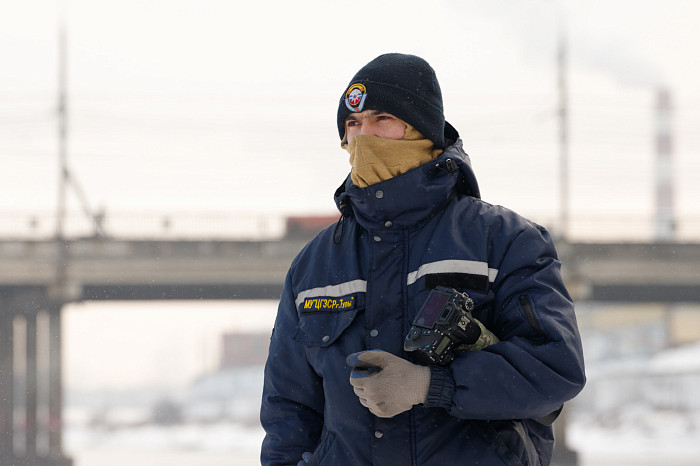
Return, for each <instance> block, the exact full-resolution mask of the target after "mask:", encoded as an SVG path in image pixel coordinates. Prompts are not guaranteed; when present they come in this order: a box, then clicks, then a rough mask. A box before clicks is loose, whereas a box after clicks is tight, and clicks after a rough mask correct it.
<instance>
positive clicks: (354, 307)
mask: <svg viewBox="0 0 700 466" xmlns="http://www.w3.org/2000/svg"><path fill="white" fill-rule="evenodd" d="M338 132H339V136H340V139H341V145H342V147H343V148H345V149H346V150H347V151H348V152H349V153H350V164H351V171H350V175H349V176H348V178H347V179H346V181H345V182H344V183H343V185H341V187H340V188H339V189H338V190H337V192H336V193H335V200H336V203H337V205H338V208H339V210H340V212H341V218H340V220H339V222H338V224H337V225H335V226H332V227H329V228H327V229H326V230H324V231H322V232H321V233H320V234H319V235H318V236H317V237H316V238H314V239H313V240H312V241H311V242H310V243H309V244H308V245H307V246H306V247H305V248H304V249H303V250H302V251H301V252H300V254H299V255H298V256H297V257H296V259H295V260H294V262H293V263H292V265H291V268H290V270H289V273H288V275H287V279H286V282H285V286H284V291H283V293H282V297H281V301H280V304H279V311H278V316H277V320H276V322H275V328H274V330H273V334H272V338H271V342H270V352H269V356H268V361H267V364H266V367H265V385H264V393H263V400H262V408H261V422H262V425H263V427H264V429H265V431H266V436H265V439H264V441H263V445H262V454H261V461H262V464H263V465H294V464H297V463H299V464H308V465H381V466H387V465H400V466H406V465H435V466H444V465H455V464H479V465H495V464H498V465H500V464H509V465H520V464H525V465H540V464H541V465H546V464H549V461H550V458H551V453H552V445H553V438H552V428H551V426H550V424H551V417H552V416H550V417H549V419H547V420H544V419H543V417H545V416H547V415H549V414H550V413H556V412H557V411H558V410H559V409H560V408H561V406H562V404H563V403H564V402H565V401H567V400H570V399H571V398H573V397H574V396H575V395H576V394H577V393H578V392H579V391H580V390H581V389H582V388H583V385H584V382H585V375H584V368H583V354H582V348H581V342H580V337H579V333H578V329H577V325H576V318H575V315H574V310H573V304H572V302H571V298H570V297H569V294H568V293H567V291H566V289H565V287H564V285H563V283H562V278H561V275H560V263H559V261H558V259H557V256H556V251H555V249H554V246H553V244H552V240H551V238H550V236H549V234H548V233H547V231H546V230H545V229H544V228H542V227H540V226H538V225H536V224H534V223H532V222H530V221H528V220H526V219H524V218H522V217H520V216H518V215H517V214H515V213H513V212H511V211H509V210H507V209H505V208H503V207H500V206H494V205H490V204H488V203H486V202H484V201H482V200H480V195H479V188H478V186H477V182H476V178H475V176H474V173H473V172H472V169H471V165H470V161H469V157H468V156H467V155H466V153H465V152H464V151H463V149H462V142H461V141H460V139H459V135H458V133H457V131H456V130H455V129H454V128H453V127H452V126H451V125H450V124H449V123H447V122H446V121H445V118H444V116H443V106H442V95H441V91H440V87H439V84H438V81H437V78H436V76H435V73H434V71H433V69H432V68H431V67H430V65H429V64H428V63H427V62H425V61H424V60H423V59H421V58H419V57H416V56H413V55H403V54H385V55H382V56H379V57H377V58H376V59H374V60H372V61H371V62H369V63H368V64H367V65H365V66H364V67H363V68H362V69H361V70H360V71H359V72H358V73H357V74H356V75H355V76H354V77H353V79H352V80H351V81H350V83H349V85H348V87H346V88H345V90H344V92H343V94H342V96H341V98H340V102H339V105H338ZM437 287H443V288H441V289H448V290H452V291H454V292H456V293H457V294H456V296H468V298H469V300H471V301H472V302H473V310H472V312H471V315H470V317H469V320H470V321H471V322H473V323H475V324H478V326H479V328H480V329H481V337H480V338H482V337H483V338H485V340H484V341H483V344H482V345H479V346H478V347H475V346H472V347H466V346H465V347H460V349H458V350H457V351H454V353H453V359H452V360H448V361H447V364H431V363H426V362H425V359H424V358H421V357H419V356H420V355H419V354H418V353H419V352H418V351H406V350H404V342H405V339H406V336H407V334H408V332H409V330H410V329H411V325H412V323H413V322H414V319H415V318H416V315H417V314H418V313H419V311H420V310H421V308H422V306H423V303H424V302H425V301H426V298H427V297H428V296H429V295H430V293H431V290H434V289H436V288H437ZM465 322H466V321H465Z"/></svg>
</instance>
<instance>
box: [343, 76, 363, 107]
mask: <svg viewBox="0 0 700 466" xmlns="http://www.w3.org/2000/svg"><path fill="white" fill-rule="evenodd" d="M366 98H367V88H366V87H365V85H364V84H360V83H355V84H351V85H350V87H348V90H347V91H346V92H345V106H346V107H347V108H348V109H349V110H350V111H351V112H355V113H359V112H361V111H362V107H364V106H365V99H366Z"/></svg>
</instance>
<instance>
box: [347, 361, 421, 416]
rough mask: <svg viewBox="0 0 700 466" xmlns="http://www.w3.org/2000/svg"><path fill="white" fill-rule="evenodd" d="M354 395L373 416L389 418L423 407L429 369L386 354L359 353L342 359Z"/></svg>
mask: <svg viewBox="0 0 700 466" xmlns="http://www.w3.org/2000/svg"><path fill="white" fill-rule="evenodd" d="M346 362H347V363H348V365H349V366H351V367H352V368H353V370H352V373H351V374H350V384H352V386H353V388H354V391H355V395H357V396H358V398H359V399H360V403H362V406H365V407H367V408H369V410H370V411H371V412H372V414H374V415H375V416H379V417H393V416H396V415H397V414H399V413H403V412H404V411H408V410H409V409H411V408H412V407H413V405H416V404H420V403H425V400H426V398H427V397H428V388H429V386H430V368H429V367H427V366H420V365H417V364H413V363H411V362H409V361H406V360H405V359H402V358H400V357H398V356H394V355H393V354H391V353H387V352H386V351H361V352H359V353H353V354H351V355H349V356H348V357H347V358H346Z"/></svg>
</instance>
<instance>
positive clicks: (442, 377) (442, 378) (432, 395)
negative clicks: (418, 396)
mask: <svg viewBox="0 0 700 466" xmlns="http://www.w3.org/2000/svg"><path fill="white" fill-rule="evenodd" d="M454 393H455V379H454V377H452V373H451V372H450V369H449V368H447V367H440V366H431V368H430V386H429V387H428V397H427V398H426V400H425V404H424V405H423V406H425V407H427V408H445V409H450V407H451V406H452V398H453V397H454Z"/></svg>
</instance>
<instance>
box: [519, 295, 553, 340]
mask: <svg viewBox="0 0 700 466" xmlns="http://www.w3.org/2000/svg"><path fill="white" fill-rule="evenodd" d="M518 301H519V302H520V307H521V308H522V310H523V312H524V313H525V318H526V319H527V323H528V324H530V327H532V328H533V329H534V330H535V331H536V332H537V333H539V334H540V336H541V337H542V338H544V339H545V340H547V335H546V334H545V333H544V330H542V327H540V323H539V322H537V317H535V311H534V309H532V304H531V303H530V300H529V299H528V297H527V295H525V294H522V295H520V296H518Z"/></svg>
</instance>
